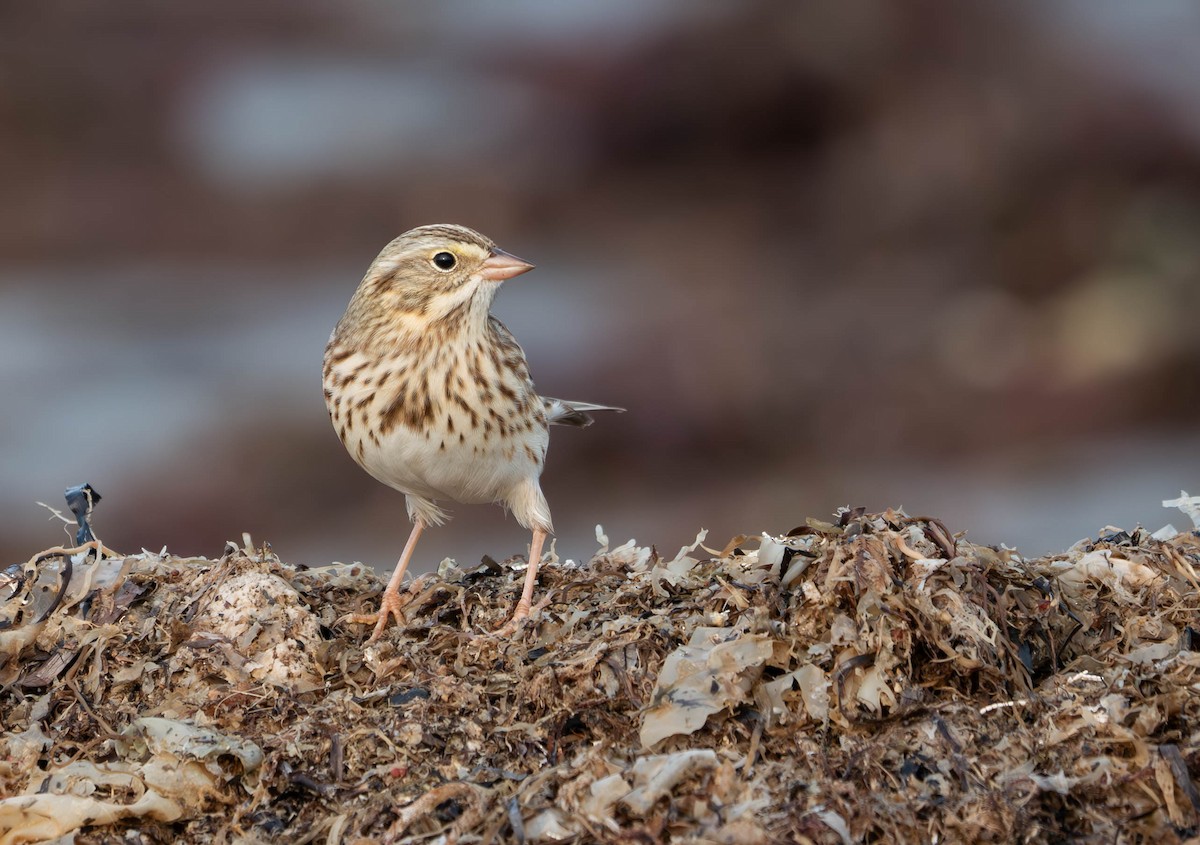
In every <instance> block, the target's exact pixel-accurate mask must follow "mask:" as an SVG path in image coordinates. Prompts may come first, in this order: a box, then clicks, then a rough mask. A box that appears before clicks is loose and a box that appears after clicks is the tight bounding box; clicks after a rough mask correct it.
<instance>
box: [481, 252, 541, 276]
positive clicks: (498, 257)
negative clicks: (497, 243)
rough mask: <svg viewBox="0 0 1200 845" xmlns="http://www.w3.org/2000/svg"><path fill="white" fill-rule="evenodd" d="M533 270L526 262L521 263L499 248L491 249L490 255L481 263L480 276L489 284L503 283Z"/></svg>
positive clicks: (518, 259)
mask: <svg viewBox="0 0 1200 845" xmlns="http://www.w3.org/2000/svg"><path fill="white" fill-rule="evenodd" d="M532 269H533V265H532V264H530V263H529V262H528V261H522V260H521V259H520V258H517V257H516V256H515V255H509V254H508V253H507V252H505V251H504V250H502V249H500V248H499V247H492V255H491V257H490V258H488V259H487V260H485V261H484V262H483V270H482V271H480V274H479V275H481V276H483V277H484V278H485V279H487V280H488V281H489V282H503V281H504V280H505V279H511V278H512V277H513V276H519V275H521V274H522V273H527V272H529V271H530V270H532Z"/></svg>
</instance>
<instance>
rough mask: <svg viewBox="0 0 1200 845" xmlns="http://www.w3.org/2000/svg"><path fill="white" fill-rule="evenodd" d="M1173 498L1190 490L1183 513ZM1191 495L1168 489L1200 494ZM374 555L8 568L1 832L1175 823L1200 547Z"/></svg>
mask: <svg viewBox="0 0 1200 845" xmlns="http://www.w3.org/2000/svg"><path fill="white" fill-rule="evenodd" d="M1181 501H1182V500H1181ZM1184 504H1185V505H1187V504H1188V503H1187V502H1184ZM597 536H598V540H599V541H600V549H599V551H598V552H597V553H596V555H595V557H594V558H593V559H592V560H591V561H590V562H588V563H586V564H576V563H572V562H571V561H557V560H553V559H552V560H550V561H548V562H547V563H546V564H545V565H544V566H543V568H542V575H541V586H540V592H539V595H541V596H543V597H544V600H543V602H542V604H541V606H540V608H539V609H537V610H536V611H535V613H534V615H533V617H532V620H531V621H530V622H529V623H528V624H527V625H525V626H524V627H522V628H521V629H520V630H519V631H518V632H517V633H516V634H514V635H512V636H507V637H497V636H494V635H492V634H490V633H489V632H491V631H494V630H495V629H497V628H499V627H500V626H501V625H502V624H503V623H504V622H505V620H506V619H507V617H508V615H509V613H510V612H511V610H512V608H513V606H514V604H515V602H516V599H517V596H518V594H519V591H520V587H521V579H522V577H523V570H524V562H523V560H521V559H519V558H517V559H514V560H510V561H507V562H506V563H505V564H504V565H500V564H496V563H495V562H493V561H491V560H488V559H485V560H484V562H483V563H482V564H480V565H479V566H475V567H472V568H460V567H459V566H457V565H455V564H454V563H453V562H451V561H446V562H444V563H443V565H442V567H441V568H440V570H439V572H438V573H437V574H435V575H428V576H423V577H421V578H418V579H416V580H415V581H414V582H413V583H412V584H411V586H410V588H409V591H408V594H407V598H408V604H407V605H406V608H405V612H406V622H405V624H403V625H401V626H395V627H393V628H391V629H389V630H388V632H387V633H386V634H385V636H384V638H383V639H382V640H381V641H380V642H378V643H376V644H373V645H370V646H366V645H365V644H364V643H365V638H366V633H367V632H366V631H365V629H364V628H363V627H362V626H356V625H350V624H347V623H344V622H342V621H341V619H342V617H344V616H345V615H346V614H348V613H353V612H362V611H369V610H372V609H374V607H375V606H376V604H377V600H378V594H379V592H380V589H381V583H380V581H379V580H378V578H377V577H376V575H375V574H374V573H373V572H372V571H370V570H369V569H368V568H366V567H363V566H361V565H344V564H334V565H331V566H327V567H321V568H307V569H306V568H303V567H295V566H290V565H288V564H286V563H283V562H281V561H280V560H279V559H278V558H277V557H276V556H275V555H273V554H272V553H271V551H270V549H269V548H266V547H262V548H256V547H254V545H253V544H252V543H251V542H250V541H249V538H245V541H244V542H243V543H240V544H232V543H231V544H230V545H229V546H228V547H227V549H226V553H225V554H224V555H223V556H222V557H220V558H219V559H213V560H210V559H204V558H182V557H175V556H171V555H168V554H166V553H157V554H156V553H150V552H143V553H141V554H137V555H121V554H117V553H115V552H112V551H111V550H108V549H106V548H104V547H103V546H102V545H101V544H100V543H98V542H96V541H92V542H90V543H87V544H85V545H84V546H82V547H80V548H76V549H61V548H60V549H52V550H49V551H47V552H43V553H41V554H39V555H37V556H35V557H34V558H33V559H32V560H30V561H29V562H28V563H26V564H22V565H17V566H13V567H10V568H9V569H8V570H7V571H6V572H5V573H4V574H3V577H0V795H4V796H7V797H5V798H3V800H0V843H2V844H3V845H8V843H19V842H34V841H44V840H56V839H57V840H58V841H62V842H115V841H117V840H118V839H120V840H121V841H123V842H176V841H214V842H232V841H264V842H265V841H287V842H295V843H306V842H325V843H333V845H336V843H354V842H361V841H367V840H370V841H382V842H454V841H457V842H464V843H466V842H514V841H515V842H538V843H541V842H590V841H621V842H658V841H668V840H670V841H687V842H713V843H735V842H736V843H741V842H749V843H753V842H777V841H792V842H818V843H850V842H861V841H909V842H912V841H930V842H936V841H971V842H986V841H1026V842H1039V841H1061V840H1063V839H1072V840H1078V841H1083V842H1091V841H1095V842H1101V841H1103V842H1113V841H1144V840H1148V839H1150V838H1151V837H1153V838H1154V839H1155V840H1156V841H1158V842H1161V843H1170V842H1181V841H1184V840H1185V839H1187V838H1188V837H1190V836H1192V835H1194V833H1195V831H1196V829H1197V825H1198V823H1200V793H1198V792H1197V789H1196V786H1195V784H1194V781H1193V778H1194V776H1195V775H1196V773H1197V771H1198V770H1200V735H1198V733H1197V727H1198V726H1200V646H1198V645H1197V643H1198V642H1200V637H1198V635H1197V628H1200V620H1198V617H1197V614H1198V608H1200V576H1198V575H1197V571H1196V570H1197V567H1200V538H1198V536H1197V534H1196V533H1195V532H1190V531H1189V532H1182V533H1177V532H1175V531H1174V530H1170V529H1164V530H1163V531H1160V532H1156V533H1155V534H1154V535H1151V534H1149V533H1147V532H1146V531H1144V530H1141V529H1138V530H1134V531H1131V532H1125V531H1119V530H1116V529H1110V530H1106V531H1105V532H1103V534H1102V535H1101V536H1100V537H1099V538H1097V539H1094V540H1088V541H1083V542H1080V543H1078V544H1076V545H1075V546H1074V547H1072V548H1071V549H1069V550H1067V551H1066V552H1065V553H1063V554H1059V555H1053V556H1048V557H1044V558H1039V559H1036V560H1025V559H1023V558H1022V557H1020V556H1019V555H1018V554H1017V553H1016V552H1015V551H1013V550H1011V549H1007V548H1004V547H986V546H980V545H974V544H972V543H970V542H967V541H966V540H965V539H964V538H963V537H962V536H961V535H955V534H953V533H951V531H949V530H948V529H947V528H946V527H945V526H944V525H943V524H942V523H941V522H939V521H938V520H936V519H931V518H925V517H910V516H908V515H906V514H904V513H903V512H901V511H897V510H889V511H887V512H885V513H879V514H870V513H864V512H863V511H862V510H845V511H842V512H840V514H839V515H838V518H837V519H836V521H835V522H832V523H826V522H821V521H816V520H809V521H808V522H807V523H805V524H804V525H802V526H800V527H798V528H796V529H794V530H792V531H789V532H787V533H786V534H783V535H779V536H770V535H760V536H756V537H752V538H746V537H738V538H735V539H734V540H733V541H732V542H730V543H729V544H728V545H726V546H725V547H723V548H720V549H714V548H706V547H705V546H704V545H703V542H704V537H703V534H702V535H701V536H700V537H699V538H697V541H696V543H695V544H693V545H691V546H688V547H686V548H683V549H681V550H680V551H679V552H678V553H677V554H673V555H669V556H666V555H661V554H659V552H658V551H657V550H656V549H654V548H644V547H639V546H637V545H635V544H634V543H633V542H632V541H631V542H629V543H626V544H625V545H622V546H618V547H616V548H610V547H609V544H608V541H607V540H606V539H605V538H603V537H602V536H601V535H600V532H599V530H598V531H597Z"/></svg>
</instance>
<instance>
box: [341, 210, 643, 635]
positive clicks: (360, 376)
mask: <svg viewBox="0 0 1200 845" xmlns="http://www.w3.org/2000/svg"><path fill="white" fill-rule="evenodd" d="M531 269H533V265H532V264H529V263H528V262H526V261H522V260H521V259H519V258H516V257H515V256H512V255H509V254H508V253H506V252H504V251H503V250H501V249H499V248H498V247H497V246H496V245H495V244H494V243H493V242H492V241H491V240H489V239H488V238H485V237H484V236H483V235H480V234H479V233H478V232H475V231H472V230H471V229H468V228H466V227H463V226H453V225H436V226H421V227H419V228H417V229H413V230H411V231H409V232H405V233H404V234H403V235H401V236H400V237H398V238H396V239H395V240H394V241H392V242H391V243H389V244H388V245H387V246H386V247H384V248H383V251H382V252H380V253H379V255H378V257H376V259H375V261H374V262H373V263H372V264H371V266H370V268H368V270H367V274H366V275H365V276H364V277H363V280H362V282H361V283H360V284H359V286H358V289H357V290H356V291H355V292H354V296H353V297H352V298H351V300H350V304H349V306H348V307H347V308H346V313H345V314H344V315H342V318H341V320H339V321H338V324H337V326H336V328H334V330H333V334H332V336H331V337H330V338H329V344H328V345H327V346H326V348H325V363H324V372H323V375H324V378H323V380H324V387H325V404H326V407H327V408H328V409H329V416H330V419H331V420H332V421H333V427H334V429H335V430H336V431H337V433H338V437H340V438H341V440H342V443H343V444H344V445H345V446H346V449H347V451H348V452H349V453H350V456H351V457H352V458H354V460H355V461H357V462H358V464H359V465H360V466H361V467H362V468H363V469H365V470H366V471H367V472H369V473H370V474H371V475H373V476H374V477H375V478H377V479H378V480H380V481H382V482H383V483H384V484H387V485H388V486H389V487H393V488H395V489H397V490H399V491H400V492H402V493H404V495H405V501H406V503H407V505H408V514H409V517H410V518H411V519H412V521H413V529H412V533H411V534H410V535H409V538H408V542H407V543H406V544H405V547H404V552H403V554H402V555H401V556H400V560H399V562H398V563H397V564H396V569H395V571H394V572H393V573H392V577H391V579H390V581H389V582H388V585H387V589H386V590H385V591H384V594H383V599H382V603H381V607H380V609H379V612H378V613H375V614H368V615H364V616H354V617H351V620H352V621H355V622H367V623H374V624H375V630H374V632H373V633H372V634H371V639H370V640H369V641H371V642H373V641H374V640H377V639H379V637H380V635H381V634H382V633H383V630H384V628H385V627H386V626H387V621H388V619H389V618H390V617H393V616H394V617H396V619H397V620H399V619H400V618H401V616H400V609H401V607H402V601H401V599H400V593H399V587H400V583H401V581H402V579H403V577H404V572H405V570H406V569H407V568H408V564H409V562H410V560H411V559H412V555H413V550H414V548H415V547H416V543H417V539H418V538H419V537H420V535H421V532H422V531H423V530H424V529H425V527H426V526H431V525H441V524H442V523H443V522H445V521H446V519H447V518H448V517H447V514H446V512H445V511H444V510H443V509H442V508H441V506H440V504H439V503H440V502H442V501H445V500H450V501H455V502H461V503H464V504H478V503H484V502H498V503H500V504H502V505H504V506H505V507H507V508H508V509H509V510H511V511H512V513H513V515H514V516H515V517H516V518H517V521H518V522H520V523H521V525H523V526H524V527H526V528H528V529H530V530H532V532H533V541H532V542H531V544H530V550H529V569H528V571H527V573H526V577H525V585H524V589H523V591H522V594H521V599H520V601H518V603H517V607H516V610H515V611H514V613H513V617H512V619H511V621H510V622H509V624H508V625H506V626H505V628H504V629H502V631H511V630H515V628H516V624H517V623H518V622H519V621H520V620H521V619H523V618H524V617H525V616H527V615H528V614H529V611H530V607H531V605H532V600H533V588H534V584H535V582H536V579H537V569H538V563H539V562H540V560H541V551H542V546H543V544H544V542H545V540H546V536H547V535H548V534H550V533H552V532H553V530H554V529H553V526H552V524H551V521H550V508H549V506H548V505H547V504H546V498H545V496H544V495H542V489H541V485H540V483H539V478H540V477H541V474H542V468H543V466H544V465H545V461H546V449H547V447H548V446H549V442H550V434H549V426H550V425H552V424H564V425H574V426H586V425H590V424H591V422H592V418H591V416H590V415H589V412H590V411H601V410H612V411H619V410H621V409H620V408H610V407H607V406H604V405H592V404H588V403H585V402H569V401H566V400H563V399H549V398H546V397H542V396H538V394H537V393H536V392H535V390H534V387H533V381H532V380H531V379H530V377H529V367H528V365H527V363H526V361H525V353H524V352H523V351H522V350H521V347H520V345H519V344H518V343H517V341H516V339H515V338H514V337H513V336H512V334H511V333H510V332H509V331H508V329H507V328H505V326H504V324H503V323H501V322H500V321H499V320H497V319H496V318H495V317H493V316H491V314H489V313H488V309H489V308H490V307H491V303H492V299H493V298H494V297H495V295H496V291H497V290H498V288H499V286H500V283H501V282H503V281H504V280H506V279H509V278H512V277H514V276H518V275H520V274H521V273H525V272H527V271H528V270H531Z"/></svg>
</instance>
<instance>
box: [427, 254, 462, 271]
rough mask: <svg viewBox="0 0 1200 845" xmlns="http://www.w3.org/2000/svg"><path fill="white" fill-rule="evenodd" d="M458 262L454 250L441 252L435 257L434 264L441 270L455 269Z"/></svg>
mask: <svg viewBox="0 0 1200 845" xmlns="http://www.w3.org/2000/svg"><path fill="white" fill-rule="evenodd" d="M457 263H458V259H457V258H455V257H454V253H452V252H439V253H438V254H437V255H435V256H434V257H433V266H434V267H437V268H438V269H439V270H453V269H454V265H455V264H457Z"/></svg>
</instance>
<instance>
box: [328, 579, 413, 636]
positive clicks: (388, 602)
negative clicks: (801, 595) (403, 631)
mask: <svg viewBox="0 0 1200 845" xmlns="http://www.w3.org/2000/svg"><path fill="white" fill-rule="evenodd" d="M425 580H428V579H425ZM425 580H423V579H422V578H418V579H416V580H415V581H413V582H412V583H411V584H409V586H408V589H407V590H405V595H403V596H402V595H400V591H399V590H384V591H383V596H382V597H381V598H380V600H379V610H378V612H376V613H350V614H347V615H346V616H343V617H342V621H343V622H351V623H353V624H355V625H370V624H372V623H374V625H375V630H374V631H373V632H372V633H371V636H370V638H369V639H368V640H367V642H366V644H367V645H370V644H371V643H373V642H376V641H377V640H378V639H379V638H380V637H382V636H383V631H384V629H385V628H387V623H388V619H391V618H394V619H395V620H396V624H397V625H403V624H404V623H405V619H404V613H403V612H402V611H403V610H404V608H406V607H407V606H408V605H409V604H411V603H412V600H413V598H414V597H415V595H416V593H417V592H419V591H420V590H419V588H420V587H424V585H425Z"/></svg>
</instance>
